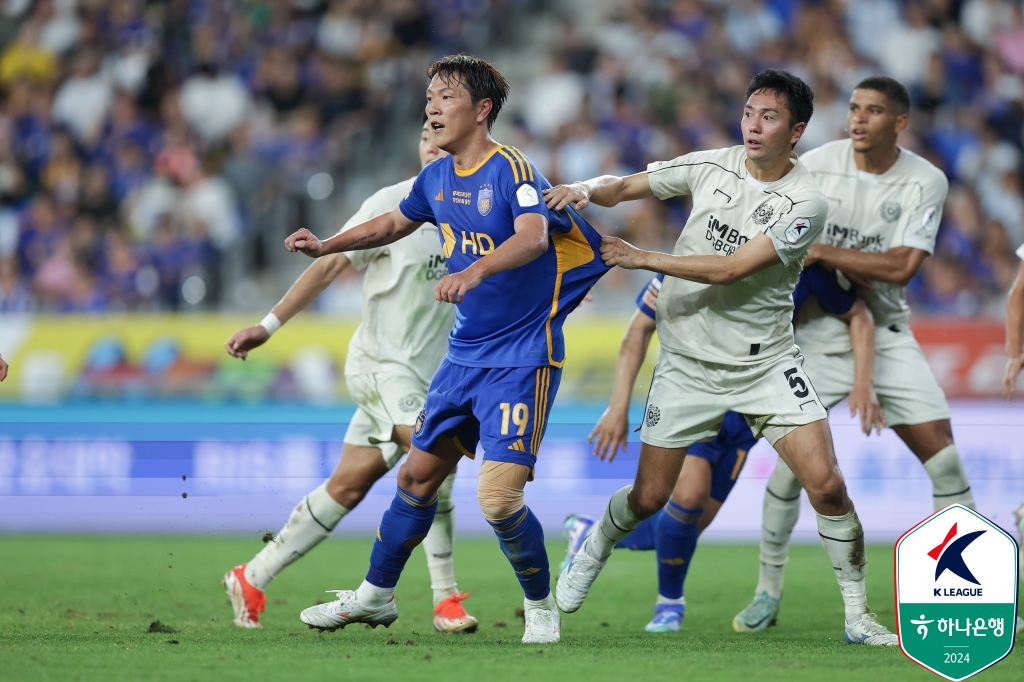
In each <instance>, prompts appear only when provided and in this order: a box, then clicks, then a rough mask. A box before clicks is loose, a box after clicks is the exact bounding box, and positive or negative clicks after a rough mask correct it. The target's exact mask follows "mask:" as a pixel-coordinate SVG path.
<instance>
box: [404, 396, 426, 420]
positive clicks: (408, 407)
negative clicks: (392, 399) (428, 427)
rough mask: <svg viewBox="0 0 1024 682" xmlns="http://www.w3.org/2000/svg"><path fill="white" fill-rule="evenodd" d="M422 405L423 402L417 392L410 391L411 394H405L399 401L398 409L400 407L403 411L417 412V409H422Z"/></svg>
mask: <svg viewBox="0 0 1024 682" xmlns="http://www.w3.org/2000/svg"><path fill="white" fill-rule="evenodd" d="M421 405H422V403H421V402H420V397H419V396H418V395H416V394H415V393H410V394H409V395H407V396H405V397H404V398H402V399H401V400H399V401H398V409H400V410H401V411H402V412H415V411H416V410H418V409H420V406H421ZM417 421H418V420H417Z"/></svg>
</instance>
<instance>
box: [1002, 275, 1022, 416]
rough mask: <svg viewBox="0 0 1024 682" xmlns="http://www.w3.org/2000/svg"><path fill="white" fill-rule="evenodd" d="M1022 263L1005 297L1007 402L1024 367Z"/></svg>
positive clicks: (1004, 387)
mask: <svg viewBox="0 0 1024 682" xmlns="http://www.w3.org/2000/svg"><path fill="white" fill-rule="evenodd" d="M1022 344H1024V261H1021V264H1020V269H1019V270H1017V278H1016V279H1014V280H1013V286H1011V287H1010V293H1009V294H1008V295H1007V297H1006V371H1005V372H1004V373H1003V395H1004V396H1006V399H1007V400H1009V399H1011V398H1012V397H1013V392H1014V390H1015V389H1016V386H1017V377H1018V376H1019V375H1020V372H1021V368H1022V367H1024V346H1022Z"/></svg>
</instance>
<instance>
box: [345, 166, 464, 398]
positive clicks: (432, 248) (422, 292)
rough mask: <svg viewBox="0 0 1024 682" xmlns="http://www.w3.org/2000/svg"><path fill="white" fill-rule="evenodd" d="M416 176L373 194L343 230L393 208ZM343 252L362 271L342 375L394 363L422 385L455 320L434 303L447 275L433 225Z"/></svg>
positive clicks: (383, 368) (448, 309)
mask: <svg viewBox="0 0 1024 682" xmlns="http://www.w3.org/2000/svg"><path fill="white" fill-rule="evenodd" d="M414 180H415V178H409V179H408V180H405V181H403V182H400V183H398V184H397V185H392V186H390V187H385V188H383V189H381V190H380V191H378V192H376V193H375V194H373V195H372V196H371V197H370V198H369V199H367V200H366V201H364V202H363V205H362V206H360V208H359V210H358V211H356V213H355V215H353V216H352V217H351V218H349V220H348V222H346V223H345V225H344V226H343V227H342V228H341V231H342V232H344V231H345V230H348V229H351V228H352V227H355V226H356V225H359V224H360V223H364V222H366V221H367V220H370V219H371V218H375V217H377V216H379V215H381V214H383V213H387V212H388V211H391V210H392V209H393V208H394V207H395V206H397V205H398V203H399V202H400V201H401V200H402V198H403V197H405V195H407V194H408V193H409V190H410V189H411V188H412V184H413V181H414ZM345 255H346V256H347V257H348V259H349V260H350V261H351V262H352V266H353V267H355V269H356V270H364V269H365V271H366V274H365V275H364V279H363V312H362V319H361V320H360V323H359V327H358V328H357V329H356V332H355V334H354V335H353V336H352V341H351V342H349V345H348V356H347V357H346V358H345V374H374V373H377V372H384V371H388V369H389V368H390V367H394V366H398V367H399V368H404V369H406V370H409V371H411V372H412V374H413V375H414V376H416V377H417V378H419V379H420V381H421V382H422V383H423V385H424V386H426V385H427V384H429V383H430V378H431V377H432V376H433V375H434V372H435V371H437V366H438V365H439V364H440V363H441V358H443V357H444V354H445V349H446V343H445V340H446V339H445V337H446V336H447V335H448V332H449V331H451V328H452V323H453V322H454V320H455V311H454V310H452V309H451V306H446V305H437V303H436V302H435V301H434V287H435V286H436V285H437V282H438V281H439V280H440V279H441V278H442V277H444V276H445V275H446V274H448V270H447V268H446V267H445V261H444V255H443V254H442V252H441V245H440V244H439V242H438V237H437V228H436V227H435V226H434V225H431V224H429V223H424V224H423V225H422V226H420V228H419V229H418V230H416V232H414V233H413V234H411V235H409V236H408V237H406V238H405V239H400V240H398V241H397V242H395V243H393V244H388V245H387V246H379V247H377V248H373V249H365V250H363V251H348V252H346V253H345Z"/></svg>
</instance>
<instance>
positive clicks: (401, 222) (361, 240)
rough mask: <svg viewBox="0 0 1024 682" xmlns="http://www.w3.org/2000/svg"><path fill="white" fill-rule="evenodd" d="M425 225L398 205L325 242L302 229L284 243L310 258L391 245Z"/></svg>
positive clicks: (290, 248) (293, 250)
mask: <svg viewBox="0 0 1024 682" xmlns="http://www.w3.org/2000/svg"><path fill="white" fill-rule="evenodd" d="M422 224H423V223H422V222H416V221H412V220H409V219H408V218H406V217H405V215H403V214H402V211H401V210H399V208H398V207H397V206H396V207H395V208H393V209H392V210H391V211H390V212H388V213H382V214H381V215H379V216H377V217H376V218H371V219H370V220H367V221H366V222H365V223H362V224H360V225H356V226H355V227H353V228H352V229H349V230H345V231H344V232H339V233H338V234H336V235H334V236H333V237H331V238H330V239H324V240H323V241H321V240H320V239H317V237H316V235H314V234H313V233H312V232H310V231H309V230H307V229H306V228H302V229H301V230H299V231H298V232H295V233H293V234H291V235H289V236H288V238H287V239H285V240H284V245H285V248H287V249H288V250H289V251H291V252H293V253H294V252H295V251H301V252H302V253H304V254H306V255H307V256H310V257H311V258H320V257H321V256H326V255H328V254H331V253H339V252H341V251H359V250H362V249H372V248H374V247H377V246H384V245H386V244H391V243H392V242H397V241H398V240H399V239H401V238H402V237H405V236H408V235H410V234H412V233H413V232H415V231H416V228H417V227H419V226H420V225H422Z"/></svg>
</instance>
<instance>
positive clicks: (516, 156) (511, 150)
mask: <svg viewBox="0 0 1024 682" xmlns="http://www.w3.org/2000/svg"><path fill="white" fill-rule="evenodd" d="M501 149H502V151H503V153H505V154H507V155H509V156H511V157H512V158H513V159H514V160H515V162H516V163H517V164H519V175H520V177H521V178H522V180H523V182H526V167H527V166H529V165H530V164H524V163H523V158H522V157H521V156H520V155H519V154H517V153H516V150H515V148H514V147H502V148H501Z"/></svg>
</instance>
